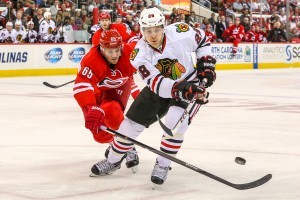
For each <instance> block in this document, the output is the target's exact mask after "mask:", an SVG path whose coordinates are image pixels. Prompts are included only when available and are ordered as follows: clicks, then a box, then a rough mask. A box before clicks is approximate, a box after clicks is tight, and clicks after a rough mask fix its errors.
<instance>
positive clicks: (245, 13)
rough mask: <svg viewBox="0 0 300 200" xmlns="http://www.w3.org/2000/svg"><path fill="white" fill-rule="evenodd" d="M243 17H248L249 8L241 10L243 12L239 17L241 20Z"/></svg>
mask: <svg viewBox="0 0 300 200" xmlns="http://www.w3.org/2000/svg"><path fill="white" fill-rule="evenodd" d="M245 17H248V18H249V19H250V14H249V10H248V9H244V10H243V14H241V16H240V18H241V21H243V19H244V18H245Z"/></svg>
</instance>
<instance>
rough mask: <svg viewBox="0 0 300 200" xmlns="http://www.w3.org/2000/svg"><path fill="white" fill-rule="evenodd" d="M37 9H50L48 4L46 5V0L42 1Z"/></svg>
mask: <svg viewBox="0 0 300 200" xmlns="http://www.w3.org/2000/svg"><path fill="white" fill-rule="evenodd" d="M39 7H40V8H50V3H48V0H43V1H42V3H41V4H40V6H39Z"/></svg>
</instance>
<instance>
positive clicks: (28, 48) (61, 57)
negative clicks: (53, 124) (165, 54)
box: [0, 43, 300, 77]
mask: <svg viewBox="0 0 300 200" xmlns="http://www.w3.org/2000/svg"><path fill="white" fill-rule="evenodd" d="M90 48H91V45H90V44H26V45H24V44H23V45H18V44H9V45H5V44H1V45H0V77H15V76H49V75H70V74H76V72H77V69H78V67H79V65H80V60H81V59H82V57H83V56H84V55H85V54H86V53H87V52H88V51H89V49H90ZM211 51H212V55H213V56H214V57H215V58H216V59H217V61H218V62H217V70H235V69H265V68H286V67H299V66H300V46H299V45H297V44H292V43H267V44H257V43H242V44H239V47H238V52H237V54H236V55H235V56H233V55H232V53H231V51H232V44H231V43H215V44H212V49H211Z"/></svg>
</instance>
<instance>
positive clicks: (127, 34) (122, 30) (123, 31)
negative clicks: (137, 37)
mask: <svg viewBox="0 0 300 200" xmlns="http://www.w3.org/2000/svg"><path fill="white" fill-rule="evenodd" d="M109 29H115V30H117V31H118V32H119V34H120V35H121V37H122V39H123V41H124V42H126V43H130V42H131V37H132V35H131V31H129V30H127V28H126V26H125V25H124V24H110V26H109ZM102 31H103V29H102V28H100V29H98V30H97V31H96V32H95V34H94V36H93V39H92V45H93V46H98V45H99V40H100V37H101V33H102Z"/></svg>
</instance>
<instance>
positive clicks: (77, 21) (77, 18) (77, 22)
mask: <svg viewBox="0 0 300 200" xmlns="http://www.w3.org/2000/svg"><path fill="white" fill-rule="evenodd" d="M75 25H76V26H78V28H79V29H77V30H81V29H82V19H81V13H80V11H76V13H75Z"/></svg>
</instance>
